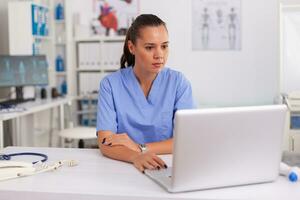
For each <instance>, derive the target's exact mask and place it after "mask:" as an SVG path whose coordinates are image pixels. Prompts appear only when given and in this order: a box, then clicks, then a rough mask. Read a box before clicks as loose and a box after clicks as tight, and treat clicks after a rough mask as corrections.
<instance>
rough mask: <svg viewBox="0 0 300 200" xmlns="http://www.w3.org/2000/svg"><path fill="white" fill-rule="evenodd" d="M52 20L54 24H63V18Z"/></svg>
mask: <svg viewBox="0 0 300 200" xmlns="http://www.w3.org/2000/svg"><path fill="white" fill-rule="evenodd" d="M54 21H55V23H56V24H65V20H64V19H59V20H57V19H55V20H54Z"/></svg>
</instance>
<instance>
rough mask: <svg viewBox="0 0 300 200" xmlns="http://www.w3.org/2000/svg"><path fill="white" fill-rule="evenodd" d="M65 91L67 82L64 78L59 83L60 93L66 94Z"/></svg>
mask: <svg viewBox="0 0 300 200" xmlns="http://www.w3.org/2000/svg"><path fill="white" fill-rule="evenodd" d="M67 91H68V88H67V82H66V80H64V81H63V82H62V84H61V94H62V95H66V94H67Z"/></svg>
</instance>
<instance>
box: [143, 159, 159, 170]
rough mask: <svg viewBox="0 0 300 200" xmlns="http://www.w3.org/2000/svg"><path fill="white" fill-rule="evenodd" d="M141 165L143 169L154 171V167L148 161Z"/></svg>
mask: <svg viewBox="0 0 300 200" xmlns="http://www.w3.org/2000/svg"><path fill="white" fill-rule="evenodd" d="M142 164H143V166H144V168H145V169H151V170H153V169H156V166H154V165H152V164H151V162H149V161H144V162H143V163H142Z"/></svg>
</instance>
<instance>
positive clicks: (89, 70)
mask: <svg viewBox="0 0 300 200" xmlns="http://www.w3.org/2000/svg"><path fill="white" fill-rule="evenodd" d="M76 71H77V72H103V70H101V69H92V68H90V69H89V68H84V69H82V68H81V69H76Z"/></svg>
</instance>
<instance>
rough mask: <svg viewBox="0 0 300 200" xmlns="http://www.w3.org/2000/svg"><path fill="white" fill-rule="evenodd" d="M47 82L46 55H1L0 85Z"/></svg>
mask: <svg viewBox="0 0 300 200" xmlns="http://www.w3.org/2000/svg"><path fill="white" fill-rule="evenodd" d="M47 84H48V63H47V59H46V56H44V55H40V56H1V55H0V87H12V86H30V85H31V86H34V85H47Z"/></svg>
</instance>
